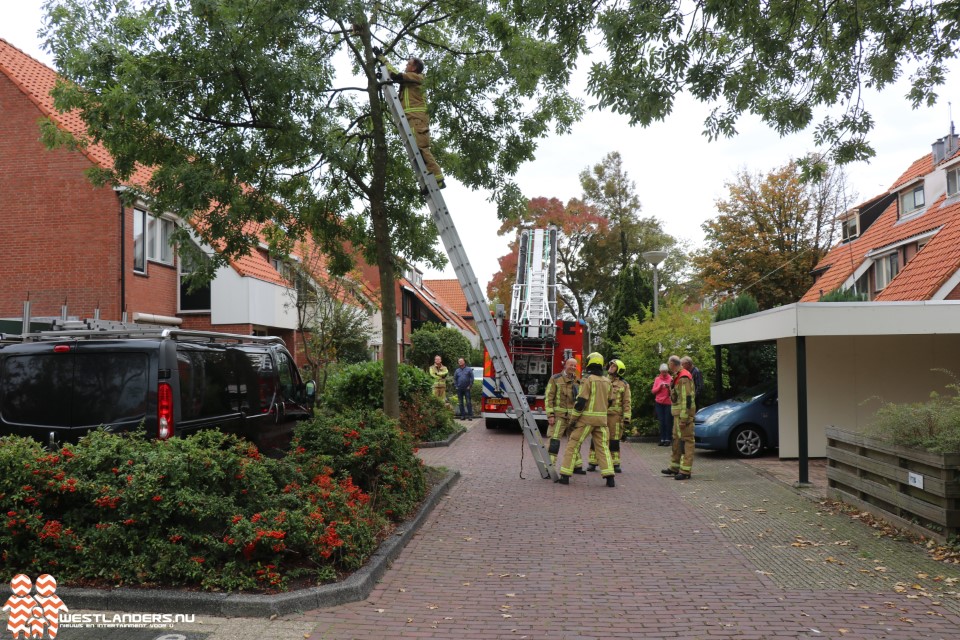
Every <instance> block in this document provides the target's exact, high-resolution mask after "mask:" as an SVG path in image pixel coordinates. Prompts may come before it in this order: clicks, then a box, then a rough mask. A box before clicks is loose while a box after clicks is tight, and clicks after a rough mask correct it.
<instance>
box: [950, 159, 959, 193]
mask: <svg viewBox="0 0 960 640" xmlns="http://www.w3.org/2000/svg"><path fill="white" fill-rule="evenodd" d="M958 192H960V166H957V167H953V168H952V169H948V170H947V197H948V198H949V197H950V196H955V195H957V193H958Z"/></svg>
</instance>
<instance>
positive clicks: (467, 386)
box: [453, 358, 473, 420]
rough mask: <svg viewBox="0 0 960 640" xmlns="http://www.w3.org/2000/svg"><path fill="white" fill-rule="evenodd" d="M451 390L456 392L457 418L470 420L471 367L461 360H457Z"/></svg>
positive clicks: (471, 398) (471, 411)
mask: <svg viewBox="0 0 960 640" xmlns="http://www.w3.org/2000/svg"><path fill="white" fill-rule="evenodd" d="M453 388H454V389H456V390H457V409H458V413H457V417H458V418H460V419H461V420H470V419H472V418H473V396H472V392H473V367H468V366H467V362H466V360H464V359H463V358H460V359H459V360H457V370H456V371H454V372H453ZM464 407H466V411H464Z"/></svg>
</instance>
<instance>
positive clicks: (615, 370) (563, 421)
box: [545, 352, 697, 487]
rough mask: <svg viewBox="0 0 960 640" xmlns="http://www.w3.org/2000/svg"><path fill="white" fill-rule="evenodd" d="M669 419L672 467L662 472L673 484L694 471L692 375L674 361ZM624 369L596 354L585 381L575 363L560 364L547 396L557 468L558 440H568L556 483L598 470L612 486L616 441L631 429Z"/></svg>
mask: <svg viewBox="0 0 960 640" xmlns="http://www.w3.org/2000/svg"><path fill="white" fill-rule="evenodd" d="M667 366H668V367H669V370H670V373H671V375H672V379H673V381H672V383H671V385H670V400H671V414H672V415H673V423H674V428H673V431H674V433H673V443H672V445H673V448H672V451H671V458H670V465H669V466H668V467H667V468H666V469H664V470H663V471H662V473H664V474H665V475H672V476H673V477H674V478H675V479H677V480H688V479H689V478H690V475H691V473H692V471H693V449H694V439H693V417H694V415H695V414H696V412H697V407H696V394H695V391H694V381H693V376H692V375H691V373H690V371H688V370H687V369H685V368H684V367H683V366H682V365H681V362H680V358H679V357H677V356H670V359H669V360H668V361H667ZM626 370H627V368H626V366H625V365H624V364H623V362H622V361H620V360H611V361H610V362H608V363H607V364H606V373H607V375H606V376H604V359H603V356H602V355H601V354H599V353H596V352H594V353H591V354H590V355H588V356H587V360H586V367H585V369H584V373H585V376H584V378H583V379H582V380H579V379H578V378H577V361H576V359H574V358H570V359H568V360H567V361H566V362H565V363H564V367H563V371H561V372H560V373H558V374H555V375H554V376H552V377H551V378H550V382H549V383H548V384H547V391H546V401H545V407H546V414H547V425H548V427H547V429H548V435H549V437H550V447H549V452H550V461H551V462H552V463H554V464H556V461H557V457H558V455H559V454H560V439H561V438H562V437H563V436H566V437H567V447H566V449H565V451H564V454H563V459H562V462H561V464H560V484H570V477H571V476H573V475H574V474H580V475H586V474H587V472H588V471H596V470H597V468H598V467H599V469H600V476H601V477H603V478H604V479H605V481H606V483H607V486H608V487H614V486H616V480H615V479H614V478H615V474H617V473H620V472H621V471H622V469H621V466H620V441H621V439H622V438H623V435H624V431H625V430H626V428H627V427H629V425H630V385H629V384H628V383H627V381H626V380H624V379H623V374H624V373H625V372H626ZM587 439H590V441H591V442H590V458H589V461H588V466H587V468H586V469H584V468H583V461H582V459H581V453H580V450H581V447H582V446H583V443H584V442H585V441H586V440H587Z"/></svg>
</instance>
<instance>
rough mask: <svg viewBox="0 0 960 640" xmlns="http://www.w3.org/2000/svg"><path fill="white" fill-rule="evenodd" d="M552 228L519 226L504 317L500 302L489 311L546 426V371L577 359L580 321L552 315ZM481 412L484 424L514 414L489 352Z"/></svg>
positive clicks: (513, 418) (505, 421)
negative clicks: (512, 280) (513, 274)
mask: <svg viewBox="0 0 960 640" xmlns="http://www.w3.org/2000/svg"><path fill="white" fill-rule="evenodd" d="M556 276H557V228H556V227H553V226H551V227H549V228H547V229H523V230H521V232H520V249H519V255H518V260H517V281H516V284H514V285H513V292H512V296H511V304H510V317H509V318H507V317H506V312H505V310H504V307H503V305H497V308H496V311H495V313H494V320H495V322H496V326H497V331H498V333H499V334H500V338H501V339H502V340H503V345H504V347H505V348H506V351H507V357H508V358H509V359H510V361H511V362H512V363H513V368H514V370H515V371H516V374H517V378H518V379H519V381H520V386H521V388H522V389H523V393H524V394H525V395H526V398H527V403H528V404H529V405H530V409H531V410H532V412H533V415H534V418H535V419H536V421H537V426H539V427H540V428H541V430H543V429H546V425H547V415H546V413H545V411H544V398H545V393H546V389H547V383H548V382H549V381H550V376H552V375H553V374H555V373H559V372H560V371H562V370H563V363H564V362H566V361H567V360H568V359H569V358H576V360H577V374H578V376H579V373H580V370H581V364H582V362H583V342H584V331H585V329H586V327H585V326H584V324H583V323H582V322H578V321H575V320H561V319H558V318H557V283H556V279H557V278H556ZM481 405H482V413H481V415H482V416H483V418H484V421H485V423H486V426H487V428H488V429H492V428H496V427H501V426H507V425H510V424H517V423H518V421H519V414H518V412H517V411H515V410H514V408H513V405H512V404H511V403H510V400H509V397H508V394H507V392H506V390H505V389H504V385H503V381H502V380H501V379H500V377H499V376H498V375H497V373H496V371H495V369H494V366H493V362H492V361H491V359H490V354H489V353H488V352H487V351H486V350H484V354H483V397H482V401H481Z"/></svg>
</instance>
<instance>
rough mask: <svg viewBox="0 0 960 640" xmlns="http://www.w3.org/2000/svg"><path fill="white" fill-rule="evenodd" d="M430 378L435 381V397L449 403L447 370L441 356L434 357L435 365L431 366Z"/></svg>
mask: <svg viewBox="0 0 960 640" xmlns="http://www.w3.org/2000/svg"><path fill="white" fill-rule="evenodd" d="M429 373H430V377H431V378H432V379H433V395H435V396H437V397H438V398H440V399H441V400H443V401H444V402H446V401H447V374H448V373H449V371H447V368H446V367H445V366H443V359H442V358H441V357H440V355H439V354H437V355H435V356H433V364H432V365H430V370H429Z"/></svg>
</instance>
